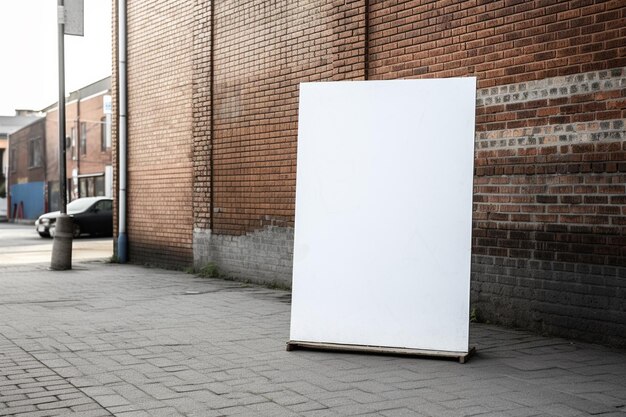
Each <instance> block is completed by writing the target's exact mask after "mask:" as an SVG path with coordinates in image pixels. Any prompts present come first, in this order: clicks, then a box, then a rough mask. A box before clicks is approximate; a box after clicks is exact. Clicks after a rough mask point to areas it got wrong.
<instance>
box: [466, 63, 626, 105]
mask: <svg viewBox="0 0 626 417" xmlns="http://www.w3.org/2000/svg"><path fill="white" fill-rule="evenodd" d="M625 87H626V67H620V68H613V69H608V70H603V71H591V72H585V73H580V74H574V75H566V76H561V77H552V78H545V79H543V80H536V81H527V82H523V83H515V84H507V85H501V86H498V87H489V88H483V89H480V90H478V91H477V92H476V106H477V107H488V106H492V105H498V104H504V103H523V102H527V101H534V100H541V99H551V98H559V97H569V96H572V95H576V94H587V93H595V92H599V91H610V90H616V89H621V88H625Z"/></svg>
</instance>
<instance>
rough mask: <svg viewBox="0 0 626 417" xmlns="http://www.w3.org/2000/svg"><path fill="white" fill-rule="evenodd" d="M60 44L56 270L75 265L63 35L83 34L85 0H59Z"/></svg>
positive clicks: (54, 243) (55, 230) (55, 232)
mask: <svg viewBox="0 0 626 417" xmlns="http://www.w3.org/2000/svg"><path fill="white" fill-rule="evenodd" d="M57 1H58V2H57V23H58V45H59V102H58V106H59V108H58V111H59V210H60V211H61V213H60V214H59V217H57V220H56V226H55V227H54V228H53V230H54V232H53V235H54V236H53V237H54V241H53V244H52V260H51V264H50V268H51V269H53V270H57V271H63V270H67V269H72V237H73V232H74V224H73V222H72V218H71V217H70V216H68V215H67V180H66V169H67V168H66V166H65V39H64V35H65V34H68V35H77V36H83V26H84V25H83V9H84V8H83V0H57Z"/></svg>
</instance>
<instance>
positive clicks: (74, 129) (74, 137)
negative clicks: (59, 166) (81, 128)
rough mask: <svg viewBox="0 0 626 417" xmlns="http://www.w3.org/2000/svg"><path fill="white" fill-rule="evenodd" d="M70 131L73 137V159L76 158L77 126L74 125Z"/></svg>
mask: <svg viewBox="0 0 626 417" xmlns="http://www.w3.org/2000/svg"><path fill="white" fill-rule="evenodd" d="M70 132H71V133H70V138H71V139H72V159H73V160H76V127H73V128H72V130H71V131H70Z"/></svg>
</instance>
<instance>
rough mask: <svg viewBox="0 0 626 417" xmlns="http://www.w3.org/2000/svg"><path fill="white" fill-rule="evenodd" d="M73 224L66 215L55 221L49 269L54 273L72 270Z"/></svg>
mask: <svg viewBox="0 0 626 417" xmlns="http://www.w3.org/2000/svg"><path fill="white" fill-rule="evenodd" d="M73 232H74V222H73V221H72V218H71V217H70V216H68V215H67V214H61V215H59V217H57V220H56V232H55V234H54V241H53V242H52V262H51V265H50V268H51V269H53V270H55V271H63V270H66V269H72V238H73V236H74V235H73Z"/></svg>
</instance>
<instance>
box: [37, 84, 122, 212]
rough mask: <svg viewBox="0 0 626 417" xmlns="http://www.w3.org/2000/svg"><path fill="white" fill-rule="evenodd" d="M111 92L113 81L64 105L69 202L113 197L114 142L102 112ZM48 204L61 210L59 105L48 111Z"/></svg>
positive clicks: (81, 91) (86, 89)
mask: <svg viewBox="0 0 626 417" xmlns="http://www.w3.org/2000/svg"><path fill="white" fill-rule="evenodd" d="M110 91H111V77H107V78H103V79H102V80H99V81H97V82H95V83H93V84H90V85H88V86H85V87H83V88H81V89H79V90H76V91H74V92H72V93H70V95H69V97H67V98H66V102H65V122H66V126H65V132H66V134H67V139H66V141H65V146H66V148H65V152H66V155H65V156H66V161H65V167H66V170H67V172H66V178H67V187H66V189H67V192H68V200H67V201H71V200H74V199H76V198H79V197H93V196H100V195H107V196H111V195H112V184H113V182H112V181H113V177H112V165H111V142H110V136H107V128H110V126H109V125H107V118H106V115H105V113H104V110H103V102H104V100H105V96H109V95H110ZM44 111H45V112H46V131H47V147H48V148H49V149H52V150H54V152H48V153H47V155H46V158H47V165H46V166H47V170H46V173H47V178H48V183H47V197H46V198H47V201H48V202H49V204H50V209H51V210H58V201H59V200H58V195H59V151H58V148H59V139H58V138H59V131H58V120H59V113H58V105H57V104H56V103H55V104H53V105H51V106H49V107H47V108H46V109H44Z"/></svg>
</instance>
